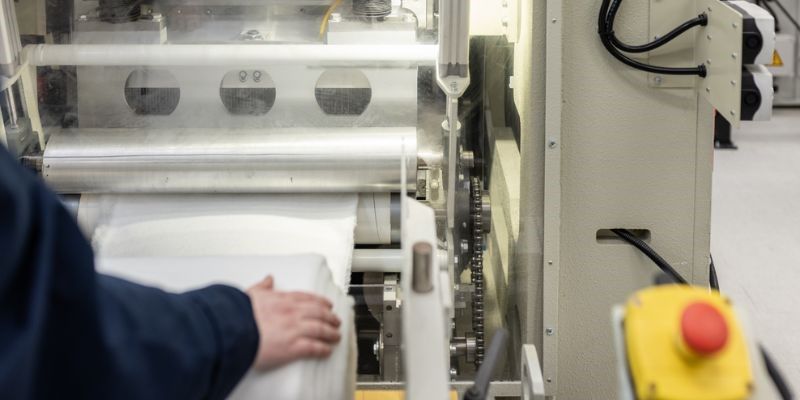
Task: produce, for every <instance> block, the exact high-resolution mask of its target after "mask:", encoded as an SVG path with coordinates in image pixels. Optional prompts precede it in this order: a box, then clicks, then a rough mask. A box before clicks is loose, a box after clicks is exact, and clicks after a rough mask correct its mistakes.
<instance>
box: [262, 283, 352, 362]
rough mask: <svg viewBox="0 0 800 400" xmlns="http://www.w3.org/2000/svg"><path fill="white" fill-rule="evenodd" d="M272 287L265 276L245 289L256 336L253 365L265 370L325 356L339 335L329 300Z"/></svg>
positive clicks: (338, 338) (338, 323) (337, 319)
mask: <svg viewBox="0 0 800 400" xmlns="http://www.w3.org/2000/svg"><path fill="white" fill-rule="evenodd" d="M273 286H274V279H273V278H272V276H268V277H267V278H266V279H264V280H263V281H261V282H259V283H257V284H255V285H253V286H252V287H250V288H249V289H247V295H248V296H250V302H251V304H252V307H253V315H254V316H255V320H256V325H257V326H258V332H259V338H260V340H259V342H258V353H256V359H255V361H254V363H253V366H254V367H255V368H257V369H262V370H267V369H272V368H277V367H280V366H282V365H284V364H288V363H290V362H292V361H295V360H298V359H303V358H325V357H328V356H329V355H330V354H331V352H332V351H333V345H335V344H336V343H338V342H339V340H340V338H341V337H340V336H341V335H340V334H339V325H340V324H341V322H340V321H339V318H337V317H336V315H334V314H333V311H332V310H331V309H332V307H333V306H332V305H331V303H330V302H329V301H328V300H326V299H324V298H322V297H319V296H315V295H313V294H309V293H301V292H281V291H277V290H275V289H273Z"/></svg>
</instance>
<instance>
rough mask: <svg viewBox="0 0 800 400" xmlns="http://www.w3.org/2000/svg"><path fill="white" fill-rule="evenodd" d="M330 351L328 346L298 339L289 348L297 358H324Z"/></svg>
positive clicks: (311, 340)
mask: <svg viewBox="0 0 800 400" xmlns="http://www.w3.org/2000/svg"><path fill="white" fill-rule="evenodd" d="M332 351H333V348H332V347H331V346H330V345H329V344H326V343H324V342H321V341H319V340H314V339H309V338H301V339H298V340H296V341H295V342H294V343H293V344H292V346H291V352H292V353H293V354H295V355H296V356H297V357H298V358H325V357H328V356H330V355H331V352H332Z"/></svg>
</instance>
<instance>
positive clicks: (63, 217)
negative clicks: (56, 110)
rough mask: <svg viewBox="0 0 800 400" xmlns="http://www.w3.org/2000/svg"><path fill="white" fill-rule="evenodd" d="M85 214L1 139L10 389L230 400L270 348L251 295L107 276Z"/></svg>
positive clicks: (1, 337)
mask: <svg viewBox="0 0 800 400" xmlns="http://www.w3.org/2000/svg"><path fill="white" fill-rule="evenodd" d="M93 257H94V256H93V254H92V249H91V247H90V246H89V244H88V243H87V241H86V240H85V239H84V237H83V235H82V234H81V232H80V231H79V229H78V227H77V225H76V223H75V221H74V219H73V217H72V216H71V215H70V214H69V213H68V211H67V210H66V209H65V208H64V207H63V206H62V205H61V204H60V201H59V200H58V198H57V197H56V196H55V195H54V194H53V193H52V192H51V191H49V190H48V189H47V188H46V187H45V186H44V185H43V184H42V183H41V182H40V180H39V178H37V177H36V176H34V175H33V174H31V173H29V172H28V171H25V170H23V168H22V167H21V166H19V165H18V164H17V162H16V161H15V160H14V159H13V158H12V157H11V156H10V155H9V154H8V152H7V151H6V150H5V148H4V147H3V146H2V145H0V398H3V399H104V400H106V399H108V400H111V399H114V400H119V399H149V400H150V399H152V400H155V399H220V398H225V397H226V396H227V395H228V394H229V392H230V391H231V390H232V389H233V388H234V386H235V385H236V383H237V382H238V381H239V379H240V378H241V377H242V376H243V375H244V374H245V372H246V371H247V370H248V368H249V367H250V366H251V365H252V363H253V360H254V357H255V353H256V350H257V347H258V340H259V339H258V329H257V327H256V324H255V321H254V318H253V314H252V309H251V307H250V301H249V299H248V297H247V295H246V294H244V293H242V292H241V291H239V290H237V289H234V288H231V287H227V286H222V285H217V286H211V287H207V288H204V289H200V290H195V291H191V292H187V293H183V294H170V293H166V292H164V291H161V290H158V289H155V288H150V287H146V286H141V285H137V284H134V283H131V282H127V281H125V280H121V279H116V278H112V277H109V276H104V275H101V274H97V273H96V272H95V270H94V259H93Z"/></svg>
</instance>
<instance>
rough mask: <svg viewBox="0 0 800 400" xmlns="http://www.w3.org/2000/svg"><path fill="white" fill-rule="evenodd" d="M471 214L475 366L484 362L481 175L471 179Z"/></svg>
mask: <svg viewBox="0 0 800 400" xmlns="http://www.w3.org/2000/svg"><path fill="white" fill-rule="evenodd" d="M470 186H471V188H470V189H471V190H470V194H471V196H470V202H471V207H470V214H471V217H472V262H471V268H470V272H471V275H472V285H473V286H474V291H473V293H472V330H473V333H474V335H475V367H476V368H477V367H480V366H481V363H483V351H484V321H483V235H484V229H483V223H484V221H483V212H482V205H483V181H482V180H481V178H480V177H477V176H473V177H472V178H471V179H470Z"/></svg>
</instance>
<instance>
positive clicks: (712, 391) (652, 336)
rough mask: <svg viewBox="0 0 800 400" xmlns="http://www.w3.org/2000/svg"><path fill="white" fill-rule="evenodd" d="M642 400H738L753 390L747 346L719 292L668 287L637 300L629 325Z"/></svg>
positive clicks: (629, 307)
mask: <svg viewBox="0 0 800 400" xmlns="http://www.w3.org/2000/svg"><path fill="white" fill-rule="evenodd" d="M623 329H624V333H625V346H626V352H627V358H628V367H629V371H630V374H631V378H632V382H633V390H634V393H635V394H636V397H637V398H638V399H651V400H737V399H746V398H748V396H749V395H750V394H751V392H752V390H753V374H752V371H751V367H750V360H749V358H748V352H747V343H746V342H745V338H744V336H743V332H742V329H741V327H740V325H739V322H738V320H737V319H736V314H735V312H734V310H733V308H732V307H731V304H730V302H729V301H728V300H727V299H726V298H725V297H723V296H721V295H720V294H719V293H717V292H710V291H708V290H707V289H703V288H699V287H693V286H688V285H662V286H656V287H653V288H649V289H645V290H642V291H639V292H637V293H636V294H634V295H633V296H632V297H631V298H630V299H629V300H628V302H627V304H626V305H625V317H624V320H623Z"/></svg>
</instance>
